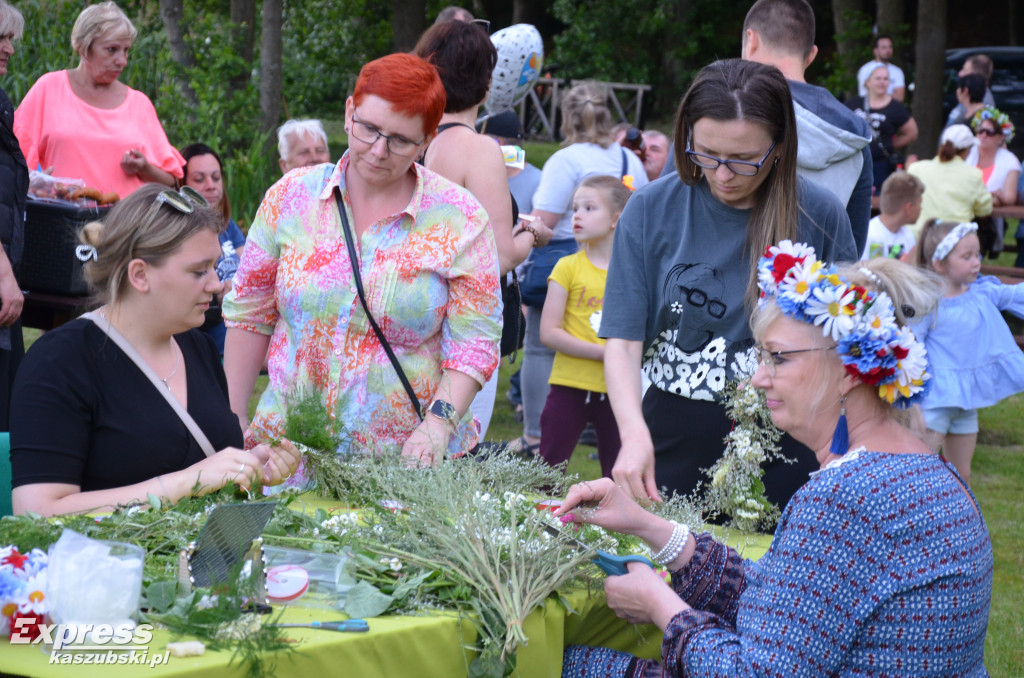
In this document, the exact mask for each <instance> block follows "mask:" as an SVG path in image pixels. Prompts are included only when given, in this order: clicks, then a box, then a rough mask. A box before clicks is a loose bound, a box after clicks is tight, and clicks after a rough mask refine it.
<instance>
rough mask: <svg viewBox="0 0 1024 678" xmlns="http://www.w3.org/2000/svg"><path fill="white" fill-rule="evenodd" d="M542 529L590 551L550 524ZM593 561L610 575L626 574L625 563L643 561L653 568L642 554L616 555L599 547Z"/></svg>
mask: <svg viewBox="0 0 1024 678" xmlns="http://www.w3.org/2000/svg"><path fill="white" fill-rule="evenodd" d="M544 529H545V530H547V532H548V534H550V535H552V536H554V537H558V538H559V539H562V540H564V541H567V542H569V544H571V545H572V546H575V547H576V548H577V549H579V550H580V551H590V550H591V548H592V547H590V546H587V545H586V544H584V543H583V542H581V541H580V540H579V539H577V538H575V537H570V536H569V535H568V534H566V533H565V532H563V531H562V530H559V529H558V528H557V527H554V526H552V525H547V524H545V525H544ZM593 562H594V564H595V565H597V566H598V567H600V568H601V569H602V570H604V573H605V574H607V575H612V576H619V575H623V574H628V573H629V569H628V568H627V567H626V563H643V564H644V565H646V566H647V567H649V568H651V569H652V570H653V569H654V563H653V562H651V559H650V558H645V557H644V556H639V555H629V556H617V555H615V554H613V553H608V552H607V551H602V550H601V549H597V550H596V551H594V561H593Z"/></svg>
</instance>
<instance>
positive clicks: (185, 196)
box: [156, 186, 210, 214]
mask: <svg viewBox="0 0 1024 678" xmlns="http://www.w3.org/2000/svg"><path fill="white" fill-rule="evenodd" d="M156 202H157V204H163V205H170V206H171V207H173V208H174V209H176V210H178V211H179V212H181V213H182V214H192V212H194V211H195V209H196V207H197V206H199V207H209V206H210V203H208V202H207V201H206V198H204V197H203V196H202V194H201V193H200V192H199V191H197V190H196V189H194V188H192V187H191V186H182V187H181V188H179V189H178V190H177V191H175V190H174V189H173V188H168V189H167V190H166V191H160V193H158V194H157V196H156Z"/></svg>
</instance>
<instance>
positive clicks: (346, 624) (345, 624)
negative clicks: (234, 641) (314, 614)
mask: <svg viewBox="0 0 1024 678" xmlns="http://www.w3.org/2000/svg"><path fill="white" fill-rule="evenodd" d="M275 626H277V627H278V628H281V629H321V630H324V631H339V632H345V631H349V632H352V633H364V632H366V631H369V630H370V625H369V624H367V623H366V620H365V619H345V620H342V621H325V622H320V621H315V622H309V623H308V624H275Z"/></svg>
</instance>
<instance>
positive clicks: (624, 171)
mask: <svg viewBox="0 0 1024 678" xmlns="http://www.w3.org/2000/svg"><path fill="white" fill-rule="evenodd" d="M619 150H620V151H622V171H621V172H619V176H620V177H622V178H625V177H626V175H627V174H629V162H628V161H627V160H626V149H625V148H623V147H622V146H619Z"/></svg>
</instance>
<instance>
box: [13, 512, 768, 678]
mask: <svg viewBox="0 0 1024 678" xmlns="http://www.w3.org/2000/svg"><path fill="white" fill-rule="evenodd" d="M313 503H315V504H320V502H319V501H318V502H313ZM720 536H721V537H724V538H725V539H726V541H727V542H728V543H729V544H731V545H733V546H734V547H737V548H739V549H740V551H741V553H743V555H744V556H746V557H748V558H759V557H760V556H761V555H763V554H764V552H765V551H766V550H767V548H768V546H769V544H770V543H771V537H770V536H766V535H746V534H742V533H732V534H729V533H725V532H723V533H721V535H720ZM562 595H563V597H564V598H565V600H566V601H567V602H568V604H569V605H570V606H571V607H572V609H573V610H574V611H575V614H573V613H570V612H569V611H568V610H567V609H566V608H565V606H564V605H563V604H562V603H561V602H559V601H558V600H556V599H555V598H549V599H548V600H547V601H546V603H545V605H544V607H543V608H542V609H539V610H535V611H534V613H533V614H531V615H530V617H529V618H528V619H527V620H526V625H525V630H526V634H527V637H528V638H529V642H528V644H527V645H526V646H524V647H522V648H520V650H519V652H518V656H517V674H518V675H519V676H522V677H523V678H546V677H551V678H558V676H560V675H561V673H562V650H563V648H564V647H566V646H567V645H596V646H604V647H612V648H615V649H617V650H622V651H625V652H630V653H633V654H637V655H640V656H643V657H652V658H653V657H657V656H658V655H659V653H660V649H661V631H660V630H659V629H658V628H657V627H656V626H651V625H644V626H634V625H632V624H628V623H626V622H625V621H623V620H621V619H619V618H618V617H616V616H615V614H614V613H613V612H612V611H611V610H610V609H608V607H607V605H606V604H605V596H604V590H603V588H601V587H600V585H598V586H597V587H595V588H592V589H591V590H589V591H588V590H585V589H574V590H570V591H566V592H563V594H562ZM340 618H343V616H342V615H338V614H334V613H331V612H329V611H325V610H312V609H307V608H301V607H289V608H288V609H286V611H285V613H284V617H283V623H301V622H309V621H314V620H319V621H325V620H330V619H340ZM369 624H370V631H369V632H368V633H338V632H333V631H320V630H316V629H290V630H289V637H291V638H294V639H295V640H296V641H297V642H296V645H295V649H296V651H295V652H291V653H286V654H285V653H282V654H278V655H276V656H275V655H269V656H268V660H269V661H273V662H275V663H276V668H275V669H274V670H273V671H272V672H270V674H271V675H276V676H295V677H302V678H320V676H326V675H332V676H333V675H345V676H389V677H398V676H416V677H417V678H431V677H435V676H436V677H437V678H452V677H453V676H465V675H466V672H467V667H468V665H469V662H470V660H471V659H472V658H473V656H474V654H473V653H472V652H470V651H468V650H466V649H465V646H467V645H470V644H472V643H473V642H474V641H475V640H476V631H475V629H474V627H473V624H472V623H471V622H469V621H466V620H460V619H459V618H458V616H457V615H455V614H447V613H439V614H436V615H431V616H423V617H413V616H404V617H377V618H374V619H370V620H369ZM171 640H172V637H171V634H170V633H169V632H167V631H160V630H158V631H156V632H154V635H153V641H152V643H150V646H149V647H150V650H149V657H150V658H152V657H153V656H154V655H158V654H159V655H163V654H164V651H165V647H166V645H167V643H168V642H170V641H171ZM185 640H187V638H186V639H185ZM230 660H231V653H230V652H207V653H206V654H205V655H203V656H202V657H187V658H177V657H170V658H169V659H168V660H167V663H166V664H163V665H158V666H154V667H152V668H150V667H149V666H148V665H147V666H139V665H120V664H115V665H80V666H62V665H58V664H51V663H50V655H49V653H48V652H44V650H43V649H42V648H41V646H40V645H31V646H25V645H10V644H9V643H7V642H4V641H3V640H0V673H2V674H4V675H11V674H13V675H17V676H40V677H44V676H53V677H54V678H68V676H71V675H74V676H75V678H79V677H80V676H86V677H88V676H97V677H100V676H102V677H103V678H107V677H113V678H117V677H119V676H136V675H145V676H153V677H154V678H155V677H158V676H183V675H188V676H199V677H203V676H208V677H209V678H221V677H223V676H234V675H237V676H243V675H245V669H244V667H243V666H242V665H241V664H239V663H238V662H236V663H235V664H234V665H232V666H231V667H230V668H229V667H228V662H229V661H230Z"/></svg>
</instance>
